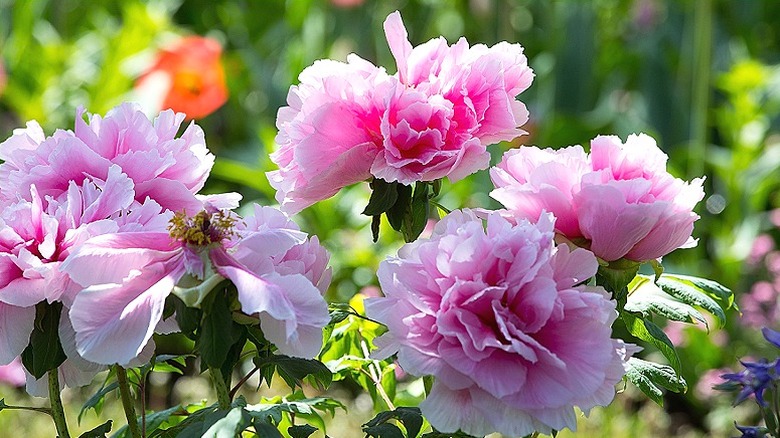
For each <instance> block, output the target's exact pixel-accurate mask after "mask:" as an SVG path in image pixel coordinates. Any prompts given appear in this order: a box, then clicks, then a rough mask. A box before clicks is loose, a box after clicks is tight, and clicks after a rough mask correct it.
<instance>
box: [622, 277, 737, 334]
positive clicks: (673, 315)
mask: <svg viewBox="0 0 780 438" xmlns="http://www.w3.org/2000/svg"><path fill="white" fill-rule="evenodd" d="M733 304H734V296H733V294H732V293H731V291H729V290H728V289H726V288H724V287H723V286H721V285H719V284H717V283H715V282H713V281H709V280H705V279H701V278H696V277H689V276H678V275H669V274H662V275H661V276H660V277H658V279H657V280H655V278H654V277H650V276H645V275H638V276H637V277H636V278H635V279H634V280H633V281H632V282H631V284H630V285H629V296H628V302H627V303H626V306H625V310H627V311H630V312H634V313H638V314H641V315H642V317H644V318H649V317H650V316H651V315H658V316H661V317H663V318H665V319H668V320H671V321H681V322H687V323H695V322H696V321H698V322H701V323H702V324H704V325H707V320H706V319H705V318H704V315H702V313H701V312H700V311H699V310H697V308H700V309H702V310H705V311H707V312H708V313H710V314H711V315H713V316H714V317H715V318H716V321H717V326H718V327H723V326H724V325H725V323H726V313H725V310H726V309H728V308H730V307H732V306H733Z"/></svg>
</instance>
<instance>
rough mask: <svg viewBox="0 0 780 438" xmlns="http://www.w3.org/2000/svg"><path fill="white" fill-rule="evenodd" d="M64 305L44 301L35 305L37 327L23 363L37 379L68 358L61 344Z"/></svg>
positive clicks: (57, 302)
mask: <svg viewBox="0 0 780 438" xmlns="http://www.w3.org/2000/svg"><path fill="white" fill-rule="evenodd" d="M61 313H62V303H60V302H59V301H55V302H54V303H51V304H49V303H47V302H45V301H42V302H40V303H38V304H36V305H35V325H34V328H33V331H32V333H30V343H29V344H28V345H27V347H26V348H25V349H24V351H22V363H23V364H24V367H25V368H27V371H29V372H30V374H32V375H33V376H34V377H35V378H36V379H40V378H41V377H43V376H44V375H45V374H46V373H47V372H49V371H51V370H54V369H56V368H57V367H58V366H60V365H61V364H62V363H63V362H65V359H67V356H65V351H63V349H62V344H60V335H59V327H60V314H61Z"/></svg>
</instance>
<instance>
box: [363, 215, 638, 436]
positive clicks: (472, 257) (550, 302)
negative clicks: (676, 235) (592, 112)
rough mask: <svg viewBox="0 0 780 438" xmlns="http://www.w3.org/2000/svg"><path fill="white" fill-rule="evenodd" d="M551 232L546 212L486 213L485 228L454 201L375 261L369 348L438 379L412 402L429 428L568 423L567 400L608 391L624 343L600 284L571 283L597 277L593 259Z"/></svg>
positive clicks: (591, 402) (595, 401) (571, 420)
mask: <svg viewBox="0 0 780 438" xmlns="http://www.w3.org/2000/svg"><path fill="white" fill-rule="evenodd" d="M553 237H554V231H553V218H552V216H551V215H549V214H543V215H542V216H541V217H540V218H538V223H537V224H535V225H533V224H531V223H529V222H528V221H525V220H520V221H518V223H517V225H513V224H512V223H511V222H510V221H509V220H507V219H504V218H503V217H501V216H499V215H498V214H491V215H489V216H488V220H487V230H485V228H484V225H483V221H482V220H480V219H478V218H477V217H476V216H475V214H474V213H472V212H471V211H468V210H465V211H455V212H453V213H451V214H449V215H447V216H446V217H445V218H444V219H442V221H441V222H439V223H438V224H437V225H436V228H435V230H434V232H433V236H432V237H431V238H430V239H421V240H418V241H416V242H414V243H410V244H407V245H405V246H404V247H403V248H401V249H400V250H399V252H398V257H397V258H390V259H388V260H386V261H384V262H382V264H381V265H380V268H379V282H380V285H381V287H382V290H383V292H384V294H385V297H384V298H371V299H368V300H367V301H366V312H367V314H368V316H369V317H371V318H373V319H376V320H377V321H380V322H382V323H384V324H385V325H387V327H388V330H389V331H388V332H387V333H386V334H384V335H382V336H381V337H380V338H377V339H376V340H375V343H376V344H377V346H378V347H380V350H379V351H378V352H377V353H376V354H377V355H378V356H389V355H391V354H393V353H396V352H397V353H398V361H399V364H400V365H401V367H402V368H403V369H404V370H405V371H407V372H409V373H411V374H415V375H433V376H434V377H435V378H436V379H435V383H434V385H433V388H432V391H431V393H430V394H429V396H428V398H427V399H426V400H425V401H423V403H422V404H421V405H420V408H421V409H422V412H423V415H425V417H426V418H427V419H428V420H429V421H430V422H431V424H432V425H433V426H434V427H435V428H436V429H437V430H440V431H442V432H448V433H449V432H455V431H457V430H458V429H460V430H462V431H464V432H466V433H468V434H471V435H477V436H483V435H486V434H489V433H492V432H500V433H502V434H504V435H508V436H523V435H528V434H530V433H532V432H534V431H539V432H542V433H550V431H551V430H552V429H555V430H561V429H563V428H565V427H568V428H571V429H575V427H576V416H575V411H574V406H577V407H579V408H580V409H581V410H583V411H584V412H585V413H587V412H588V411H589V410H590V409H591V408H593V407H594V406H606V405H607V404H609V403H610V402H611V401H612V398H613V397H614V394H615V389H614V385H615V384H616V383H617V382H619V381H620V380H621V378H622V376H623V374H624V373H625V370H624V363H625V360H627V356H628V355H630V353H631V350H632V349H631V348H630V346H626V345H625V344H623V342H622V341H620V340H616V339H612V338H611V332H612V330H611V325H612V322H613V321H614V320H615V319H616V317H617V312H616V311H615V302H614V301H612V300H610V299H609V296H608V294H607V293H606V291H605V290H604V289H602V288H600V287H590V286H584V285H579V286H575V285H577V284H579V283H581V282H583V281H584V280H587V279H588V278H590V277H592V276H593V275H595V273H596V269H597V267H598V263H597V261H596V258H595V257H594V256H593V254H592V253H591V252H589V251H587V250H585V249H575V250H573V251H570V250H569V248H568V247H567V246H564V245H562V246H558V247H556V246H555V245H554V243H553ZM627 347H629V348H627ZM627 350H628V351H627Z"/></svg>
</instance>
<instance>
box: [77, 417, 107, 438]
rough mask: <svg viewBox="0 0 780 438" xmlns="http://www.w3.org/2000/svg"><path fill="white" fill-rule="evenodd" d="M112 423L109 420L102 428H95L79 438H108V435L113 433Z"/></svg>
mask: <svg viewBox="0 0 780 438" xmlns="http://www.w3.org/2000/svg"><path fill="white" fill-rule="evenodd" d="M112 423H113V422H112V421H111V420H108V421H106V422H105V423H103V424H101V425H100V426H97V427H95V428H94V429H92V430H89V431H87V432H84V433H82V434H81V435H79V438H106V437H107V436H108V433H109V432H111V425H112Z"/></svg>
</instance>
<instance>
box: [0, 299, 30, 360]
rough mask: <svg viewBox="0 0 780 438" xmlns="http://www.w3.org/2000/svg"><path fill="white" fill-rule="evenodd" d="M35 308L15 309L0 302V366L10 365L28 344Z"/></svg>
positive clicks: (15, 307)
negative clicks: (0, 334)
mask: <svg viewBox="0 0 780 438" xmlns="http://www.w3.org/2000/svg"><path fill="white" fill-rule="evenodd" d="M34 323H35V307H17V306H12V305H10V304H6V303H3V302H0V333H2V334H3V335H2V336H0V364H2V365H5V364H8V363H11V361H12V360H14V359H15V358H16V357H18V356H19V355H20V354H22V351H23V350H24V349H25V347H27V344H28V343H29V342H30V333H32V331H33V324H34Z"/></svg>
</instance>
